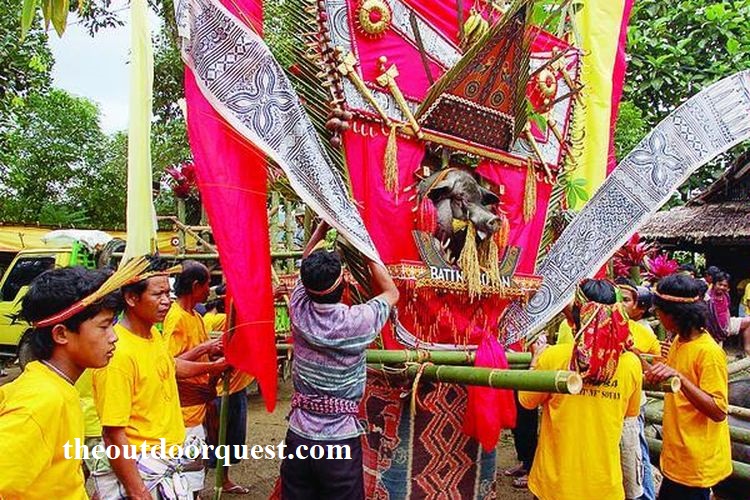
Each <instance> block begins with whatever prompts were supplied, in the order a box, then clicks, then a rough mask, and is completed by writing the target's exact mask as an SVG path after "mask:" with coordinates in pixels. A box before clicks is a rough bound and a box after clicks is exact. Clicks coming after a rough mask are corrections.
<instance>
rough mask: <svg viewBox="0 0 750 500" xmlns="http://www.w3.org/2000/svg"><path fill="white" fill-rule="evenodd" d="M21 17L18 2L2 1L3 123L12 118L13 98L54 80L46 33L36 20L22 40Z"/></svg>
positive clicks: (0, 96) (40, 89) (0, 77)
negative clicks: (21, 40)
mask: <svg viewBox="0 0 750 500" xmlns="http://www.w3.org/2000/svg"><path fill="white" fill-rule="evenodd" d="M20 18H21V5H20V4H19V3H17V2H0V127H2V126H3V125H4V124H5V123H6V122H7V121H8V120H9V113H10V112H11V104H12V101H13V99H15V98H22V97H24V96H25V95H27V94H28V93H29V92H43V91H45V90H47V89H48V88H49V87H50V84H51V82H52V78H51V76H50V75H51V72H52V64H53V58H52V52H51V51H50V49H49V47H48V46H47V34H46V33H45V32H44V30H43V29H42V27H41V23H40V22H39V21H38V20H36V21H35V22H34V23H33V24H32V26H31V29H30V31H29V32H28V33H27V35H26V38H25V40H24V41H23V43H20V42H19V38H20V36H21V26H20V24H19V22H18V21H19V19H20Z"/></svg>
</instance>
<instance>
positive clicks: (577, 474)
mask: <svg viewBox="0 0 750 500" xmlns="http://www.w3.org/2000/svg"><path fill="white" fill-rule="evenodd" d="M572 354H573V344H561V345H555V346H551V347H548V348H547V349H546V350H545V351H544V352H543V353H542V354H541V355H540V356H539V359H538V363H537V365H536V369H537V370H567V369H568V366H569V363H570V359H571V356H572ZM642 380H643V375H642V373H641V363H640V361H639V360H638V357H637V356H636V355H635V354H633V353H632V352H625V353H623V354H622V356H620V360H619V362H618V364H617V370H616V372H615V375H614V377H613V378H612V380H610V381H609V382H608V383H606V384H602V385H591V384H584V385H583V389H582V391H581V393H580V394H578V395H576V396H571V395H565V394H550V393H541V392H528V391H519V393H518V399H519V401H520V402H521V405H523V406H524V407H525V408H528V409H533V408H536V407H538V406H542V408H543V412H542V425H541V431H540V433H539V445H538V446H537V449H536V455H535V456H534V465H533V467H532V468H531V473H530V475H529V489H530V490H531V492H532V493H534V495H536V496H537V497H538V498H540V499H542V500H547V499H555V500H580V499H582V498H591V499H594V498H596V499H599V498H601V499H605V498H606V499H607V500H618V499H623V498H624V490H623V487H622V469H621V467H620V437H621V435H622V425H623V420H624V418H625V417H626V416H628V417H635V416H637V415H638V414H639V411H640V400H641V386H642ZM584 474H585V480H584V479H583V476H582V475H584Z"/></svg>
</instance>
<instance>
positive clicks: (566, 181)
mask: <svg viewBox="0 0 750 500" xmlns="http://www.w3.org/2000/svg"><path fill="white" fill-rule="evenodd" d="M560 183H561V184H562V186H563V190H564V191H565V201H566V203H567V206H569V207H577V206H580V205H581V204H583V203H585V202H587V201H589V189H588V187H587V182H586V179H580V178H579V179H571V177H570V176H568V175H566V176H564V177H563V178H561V179H560Z"/></svg>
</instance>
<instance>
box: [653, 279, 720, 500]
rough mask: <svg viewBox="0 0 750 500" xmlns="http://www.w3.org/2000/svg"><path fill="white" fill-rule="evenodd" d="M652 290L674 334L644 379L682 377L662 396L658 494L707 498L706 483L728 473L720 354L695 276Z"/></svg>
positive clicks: (666, 282) (661, 315)
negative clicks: (660, 360)
mask: <svg viewBox="0 0 750 500" xmlns="http://www.w3.org/2000/svg"><path fill="white" fill-rule="evenodd" d="M654 295H655V297H654V305H655V307H656V316H657V317H658V318H659V321H661V322H662V324H663V325H664V328H666V329H667V331H669V332H671V333H673V334H676V335H677V337H676V338H675V340H674V342H672V346H671V347H670V349H669V354H668V356H667V362H666V363H657V364H655V365H654V366H653V367H652V368H650V369H649V370H648V371H647V372H646V380H648V381H649V382H653V383H658V382H661V381H663V380H665V379H667V378H669V377H672V376H678V377H680V381H681V382H682V388H681V389H680V392H678V393H676V394H667V395H666V396H665V397H664V420H663V427H662V431H663V439H664V442H663V443H664V444H663V446H662V452H661V471H662V473H663V474H664V481H663V482H662V486H661V490H660V491H659V497H658V498H659V499H660V500H671V499H675V500H677V499H679V500H691V499H701V500H708V499H709V498H710V494H711V487H713V486H715V485H716V484H717V483H718V482H719V481H721V480H722V479H724V478H726V477H727V476H729V475H730V474H731V473H732V458H731V448H730V441H729V424H728V423H727V408H728V391H729V389H728V374H727V363H726V355H725V354H724V351H723V349H722V348H721V347H720V346H719V345H718V344H717V343H716V342H715V341H714V339H713V338H712V337H711V335H709V333H708V332H707V331H706V330H705V325H706V315H707V314H708V308H707V307H706V304H705V302H703V300H702V299H703V297H702V295H701V286H700V284H699V283H698V282H697V280H694V279H692V278H689V277H687V276H682V275H672V276H667V277H666V278H662V279H661V280H660V281H659V284H658V286H657V289H656V292H655V294H654Z"/></svg>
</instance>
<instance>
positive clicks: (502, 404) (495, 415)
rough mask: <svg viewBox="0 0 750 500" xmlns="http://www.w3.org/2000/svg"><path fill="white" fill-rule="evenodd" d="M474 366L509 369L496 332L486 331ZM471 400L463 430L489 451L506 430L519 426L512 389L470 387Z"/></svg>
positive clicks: (467, 406) (467, 407)
mask: <svg viewBox="0 0 750 500" xmlns="http://www.w3.org/2000/svg"><path fill="white" fill-rule="evenodd" d="M474 366H477V367H486V368H500V369H507V368H508V359H507V358H506V357H505V350H504V349H503V347H502V346H501V345H500V343H499V342H498V341H497V338H496V337H495V336H494V335H489V334H485V335H484V338H483V339H482V343H481V344H480V345H479V349H478V350H477V354H476V359H475V361H474ZM467 389H468V392H469V401H468V403H467V405H466V416H465V417H464V428H463V431H464V433H465V434H466V435H467V436H471V437H473V438H475V439H476V440H477V441H479V443H480V444H481V445H482V448H484V451H486V452H488V453H489V452H490V451H492V450H493V449H494V448H495V445H497V440H498V439H500V432H501V431H502V430H503V429H511V428H513V427H515V426H516V405H515V402H514V401H513V391H510V390H508V389H493V388H491V387H480V386H471V385H470V386H467Z"/></svg>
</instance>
